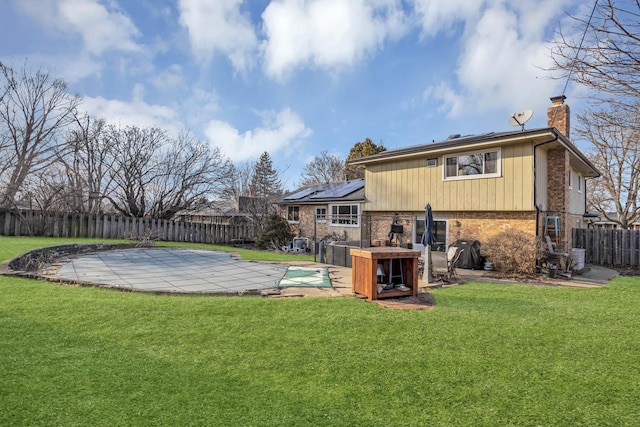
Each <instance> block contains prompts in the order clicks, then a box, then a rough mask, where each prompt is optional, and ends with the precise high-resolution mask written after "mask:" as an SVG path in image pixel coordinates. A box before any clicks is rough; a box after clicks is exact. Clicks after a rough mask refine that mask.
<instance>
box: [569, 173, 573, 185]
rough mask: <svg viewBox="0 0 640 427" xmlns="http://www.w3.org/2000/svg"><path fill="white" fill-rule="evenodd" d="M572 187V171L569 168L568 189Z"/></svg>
mask: <svg viewBox="0 0 640 427" xmlns="http://www.w3.org/2000/svg"><path fill="white" fill-rule="evenodd" d="M572 188H573V171H572V170H571V169H569V189H572Z"/></svg>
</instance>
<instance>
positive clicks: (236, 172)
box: [221, 161, 256, 209]
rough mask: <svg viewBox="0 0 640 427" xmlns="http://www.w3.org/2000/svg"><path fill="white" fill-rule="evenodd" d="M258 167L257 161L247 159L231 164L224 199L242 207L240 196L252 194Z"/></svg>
mask: <svg viewBox="0 0 640 427" xmlns="http://www.w3.org/2000/svg"><path fill="white" fill-rule="evenodd" d="M255 169H256V162H253V161H246V162H241V163H236V164H232V165H231V172H230V173H229V178H228V179H227V181H226V185H225V187H224V189H223V191H222V195H221V197H222V199H223V200H226V201H228V202H231V203H233V205H234V206H235V208H236V209H239V207H240V197H245V196H249V195H250V194H251V182H252V181H253V174H254V172H255Z"/></svg>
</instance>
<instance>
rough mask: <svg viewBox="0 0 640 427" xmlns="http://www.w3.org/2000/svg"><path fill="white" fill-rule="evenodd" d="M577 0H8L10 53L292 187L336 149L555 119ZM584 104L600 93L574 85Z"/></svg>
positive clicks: (114, 118) (5, 28)
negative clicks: (551, 115) (512, 120)
mask: <svg viewBox="0 0 640 427" xmlns="http://www.w3.org/2000/svg"><path fill="white" fill-rule="evenodd" d="M591 6H592V5H585V4H584V2H580V1H574V0H519V1H517V2H516V1H500V0H476V1H471V0H413V1H410V0H404V1H402V0H271V1H268V0H251V1H242V0H3V1H2V2H0V40H2V43H0V61H3V62H5V63H8V64H12V65H18V66H19V65H21V64H22V63H23V62H24V60H25V59H28V61H29V64H30V65H31V66H33V67H39V66H41V65H42V66H44V67H46V68H49V69H50V70H51V71H52V73H53V74H54V75H55V76H58V77H62V78H64V79H65V80H66V81H67V82H68V83H69V86H70V89H71V91H72V92H75V93H78V94H80V95H82V97H83V98H84V102H83V105H82V108H84V109H85V110H86V111H88V112H89V113H90V114H92V115H94V116H97V117H103V118H105V119H107V120H108V121H111V122H119V123H122V124H136V125H139V126H159V127H161V128H164V129H167V130H168V131H169V132H171V133H177V132H179V131H180V130H184V129H187V130H190V131H191V132H193V133H194V134H195V135H196V136H198V137H199V138H200V139H202V140H206V141H208V142H209V143H211V144H212V145H215V146H218V147H220V148H221V150H222V151H223V153H224V154H225V155H227V156H228V157H229V158H231V159H232V160H233V161H234V162H244V161H255V160H257V159H258V157H259V155H260V154H261V153H262V152H263V151H267V152H269V154H270V155H271V157H272V159H273V161H274V165H275V167H276V168H277V169H278V170H279V171H281V172H282V176H283V183H284V185H285V187H286V188H288V189H292V188H294V187H295V186H296V184H297V183H298V182H299V181H300V174H301V171H302V169H303V167H304V165H305V163H306V162H308V161H309V160H310V159H312V158H313V157H314V156H316V155H318V154H319V153H320V152H321V151H325V150H326V151H328V152H329V153H331V154H333V155H337V156H339V157H340V158H343V159H344V158H345V157H346V156H347V155H348V153H349V150H350V149H351V147H352V146H353V145H354V144H355V143H356V142H358V141H362V140H364V139H365V138H371V139H372V140H373V141H374V142H376V143H382V144H383V145H385V146H386V147H387V148H389V149H392V148H400V147H406V146H411V145H417V144H422V143H427V142H430V141H432V140H436V141H438V140H442V139H445V138H447V136H448V135H450V134H454V133H460V134H463V135H466V134H479V133H485V132H491V131H505V130H510V129H513V128H512V127H511V126H510V125H509V123H508V119H509V116H510V115H511V114H512V113H514V112H516V111H521V110H524V109H529V108H531V109H533V110H534V116H533V118H532V119H531V120H530V122H529V123H528V124H527V128H536V127H545V126H546V109H547V107H548V106H549V105H550V101H549V98H550V97H551V96H554V95H559V94H561V93H562V90H563V87H564V83H565V82H564V81H559V80H553V79H551V78H550V73H549V72H547V71H545V70H544V69H545V68H547V67H549V66H550V64H551V61H550V58H549V49H550V46H551V45H550V42H551V41H552V40H553V39H554V38H555V37H556V31H557V30H558V29H559V28H562V30H563V32H565V33H566V34H569V35H571V32H572V31H573V27H574V23H573V21H572V20H571V19H570V18H569V14H571V15H577V16H583V17H584V16H586V15H588V13H589V12H590V8H591ZM577 36H579V35H577ZM566 95H567V97H568V100H567V102H568V103H569V105H570V106H571V109H572V114H573V115H574V117H575V113H576V112H578V111H580V106H581V104H582V103H583V102H584V99H583V98H582V97H581V94H580V90H579V88H576V87H573V86H572V85H569V87H568V90H567V92H566Z"/></svg>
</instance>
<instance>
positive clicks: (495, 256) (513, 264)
mask: <svg viewBox="0 0 640 427" xmlns="http://www.w3.org/2000/svg"><path fill="white" fill-rule="evenodd" d="M482 255H484V256H486V257H487V258H488V259H489V260H490V261H491V262H492V263H493V266H494V269H495V270H496V271H498V272H501V273H505V274H527V275H533V274H534V273H535V269H536V258H537V250H536V237H535V236H533V235H531V234H529V233H525V232H524V231H520V230H514V229H511V230H507V231H503V232H501V233H498V234H496V235H495V236H492V237H490V238H489V239H487V240H486V241H484V242H483V243H482Z"/></svg>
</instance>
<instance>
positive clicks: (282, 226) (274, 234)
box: [256, 214, 295, 249]
mask: <svg viewBox="0 0 640 427" xmlns="http://www.w3.org/2000/svg"><path fill="white" fill-rule="evenodd" d="M294 236H295V234H294V233H293V232H292V231H291V228H290V227H289V223H288V222H287V220H286V219H284V218H282V217H281V216H280V215H278V214H272V215H271V216H270V217H269V223H268V224H267V227H266V228H265V229H264V231H263V232H262V234H260V236H258V240H257V241H256V245H257V246H258V248H259V249H280V248H281V247H282V246H285V245H287V244H289V242H290V241H291V240H292V239H293V237H294Z"/></svg>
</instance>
